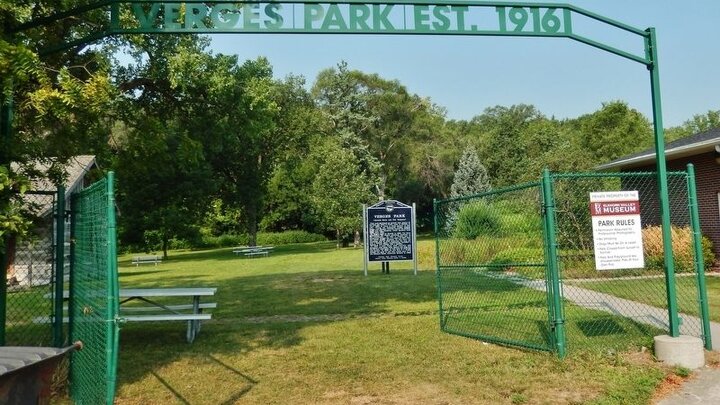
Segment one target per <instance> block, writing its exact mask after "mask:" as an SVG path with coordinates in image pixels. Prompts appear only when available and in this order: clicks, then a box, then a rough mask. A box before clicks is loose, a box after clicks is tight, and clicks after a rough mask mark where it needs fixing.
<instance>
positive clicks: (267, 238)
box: [258, 231, 327, 245]
mask: <svg viewBox="0 0 720 405" xmlns="http://www.w3.org/2000/svg"><path fill="white" fill-rule="evenodd" d="M325 240H327V238H325V236H323V235H319V234H316V233H310V232H306V231H284V232H260V233H259V234H258V244H259V245H289V244H292V243H312V242H322V241H325Z"/></svg>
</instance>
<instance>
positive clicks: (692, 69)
mask: <svg viewBox="0 0 720 405" xmlns="http://www.w3.org/2000/svg"><path fill="white" fill-rule="evenodd" d="M569 3H571V4H573V5H576V6H578V7H582V8H585V9H587V10H589V11H593V12H596V13H598V14H601V15H603V16H606V17H609V18H613V19H615V20H618V21H621V22H623V23H626V24H629V25H632V26H634V27H637V28H641V29H645V28H647V27H655V28H656V30H657V34H658V44H659V46H658V49H659V59H660V80H661V94H662V102H663V117H664V122H665V126H666V127H670V126H675V125H679V124H681V123H682V122H684V121H685V120H687V119H689V118H691V117H692V116H693V115H695V114H700V113H705V112H707V111H708V110H711V109H712V110H717V109H720V97H719V96H720V69H719V67H720V1H718V0H688V1H683V2H681V1H670V0H632V1H627V0H625V1H622V0H595V1H592V0H576V1H570V2H569ZM573 27H574V29H575V30H576V32H582V33H583V34H585V35H587V36H589V37H591V38H594V39H600V40H603V41H609V42H611V43H612V44H613V45H617V46H622V47H629V49H630V50H639V51H640V52H642V41H641V40H640V39H634V38H631V37H630V36H628V35H622V34H619V30H617V29H616V28H613V27H609V26H598V24H589V23H587V22H584V21H582V19H580V18H578V19H575V18H574V19H573ZM212 49H213V50H214V52H216V53H225V54H237V55H238V56H239V58H240V60H241V61H242V60H246V59H254V58H256V57H259V56H264V57H267V58H268V59H269V61H270V63H271V64H272V65H273V68H274V72H275V75H276V76H277V77H279V78H281V77H284V76H286V75H288V74H295V75H302V76H304V77H305V78H306V79H307V81H308V84H312V82H313V81H314V80H315V77H316V76H317V73H318V72H319V71H321V70H322V69H326V68H329V67H333V66H336V65H337V63H338V62H339V61H341V60H345V61H347V62H348V64H349V67H350V68H351V69H358V70H361V71H363V72H366V73H377V74H379V75H380V76H382V77H384V78H386V79H397V80H399V81H400V82H401V83H402V84H403V85H405V86H406V87H407V88H408V89H409V90H410V91H411V92H413V93H416V94H419V95H420V96H423V97H429V98H430V99H431V100H432V101H433V102H434V103H435V104H438V105H440V106H442V107H444V108H446V109H447V116H448V117H449V118H453V119H470V118H472V117H473V116H475V115H477V114H480V113H482V112H483V110H484V109H485V108H487V107H491V106H495V105H506V106H508V105H512V104H518V103H527V104H533V105H535V106H536V107H537V108H538V109H539V110H540V111H542V112H543V113H544V114H546V115H547V116H555V117H557V118H571V117H576V116H579V115H582V114H585V113H590V112H593V111H595V110H597V109H598V108H600V107H601V105H602V103H603V102H606V101H611V100H624V101H627V102H628V103H629V104H630V105H631V106H632V107H634V108H637V109H638V110H640V111H641V112H642V113H643V114H645V115H646V116H647V117H651V102H650V84H649V74H648V71H647V70H646V69H645V67H644V66H642V65H641V64H639V63H637V62H633V61H629V60H626V59H623V58H620V57H618V56H615V55H612V54H609V53H606V52H603V51H601V50H598V49H595V48H592V47H589V46H587V45H584V44H581V43H578V42H575V41H572V40H569V39H556V38H506V37H458V36H400V35H396V36H391V35H307V34H305V35H302V34H293V35H273V34H242V35H214V36H213V37H212Z"/></svg>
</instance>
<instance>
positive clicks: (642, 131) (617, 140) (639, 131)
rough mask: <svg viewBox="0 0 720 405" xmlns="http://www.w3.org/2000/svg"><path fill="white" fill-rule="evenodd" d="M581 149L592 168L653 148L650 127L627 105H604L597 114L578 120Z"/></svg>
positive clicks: (645, 119)
mask: <svg viewBox="0 0 720 405" xmlns="http://www.w3.org/2000/svg"><path fill="white" fill-rule="evenodd" d="M578 125H579V129H580V132H581V134H582V138H581V140H582V145H583V146H584V147H585V148H586V149H587V150H588V151H590V157H591V159H592V161H593V162H594V163H595V164H600V163H604V162H607V161H610V160H613V159H617V158H619V157H621V156H623V155H626V154H629V153H633V152H637V151H640V150H643V149H645V148H647V147H649V146H651V145H652V144H653V136H652V126H651V125H650V122H649V121H648V119H647V118H645V116H643V115H642V114H641V113H640V112H638V111H637V110H635V109H632V108H630V107H629V106H628V105H627V103H625V102H622V101H613V102H609V103H604V104H603V105H602V108H600V110H598V111H596V112H594V113H592V114H589V115H585V116H583V117H580V118H579V119H578Z"/></svg>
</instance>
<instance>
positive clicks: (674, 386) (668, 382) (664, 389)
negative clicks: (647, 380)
mask: <svg viewBox="0 0 720 405" xmlns="http://www.w3.org/2000/svg"><path fill="white" fill-rule="evenodd" d="M690 378H691V377H690ZM690 378H683V377H680V376H679V375H676V374H668V375H666V376H665V379H664V380H663V381H662V382H661V383H660V385H658V388H657V389H656V390H655V394H653V398H652V403H655V402H658V401H659V400H661V399H663V398H665V397H667V396H668V395H670V394H672V393H674V392H676V391H678V390H679V389H680V387H682V385H683V384H684V383H685V382H686V381H687V380H689V379H690Z"/></svg>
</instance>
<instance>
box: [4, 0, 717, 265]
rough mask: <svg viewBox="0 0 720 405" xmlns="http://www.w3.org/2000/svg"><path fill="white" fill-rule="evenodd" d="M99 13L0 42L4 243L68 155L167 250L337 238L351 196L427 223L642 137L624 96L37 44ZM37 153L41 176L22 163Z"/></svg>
mask: <svg viewBox="0 0 720 405" xmlns="http://www.w3.org/2000/svg"><path fill="white" fill-rule="evenodd" d="M79 4H84V2H83V1H80V0H77V1H74V0H63V1H61V2H52V1H36V2H14V3H9V2H0V22H1V23H2V25H3V27H4V28H5V30H6V32H7V30H8V29H10V28H12V27H16V26H18V25H19V24H22V23H23V22H27V21H29V20H30V19H31V18H34V17H38V16H42V15H48V14H52V12H54V11H59V10H64V9H67V8H69V7H71V6H73V5H79ZM106 19H107V15H105V14H104V13H101V12H89V13H88V15H87V16H84V23H83V24H72V23H71V21H65V20H64V21H61V22H59V23H58V24H57V26H53V27H40V28H36V29H33V30H30V31H27V32H23V33H21V34H18V35H17V36H16V38H15V39H14V41H9V40H8V38H6V37H4V38H0V75H1V76H2V81H1V82H0V85H2V98H3V105H4V106H5V107H4V111H5V112H6V113H7V112H8V111H9V109H8V108H9V107H11V106H12V107H13V109H14V127H13V128H12V129H13V132H14V135H13V137H12V138H11V140H8V139H2V140H0V141H1V142H4V144H2V145H0V146H2V148H0V158H2V164H3V166H2V167H0V237H5V236H6V235H11V234H12V235H18V234H22V232H23V231H24V229H26V227H27V222H26V221H25V220H24V219H23V216H22V215H21V213H20V211H19V210H18V207H19V205H18V204H19V202H18V200H17V198H16V197H17V195H18V194H19V193H20V192H22V191H24V190H26V189H27V188H28V187H29V184H30V183H29V179H30V178H32V177H33V176H41V175H42V176H49V177H50V178H52V179H53V180H54V181H56V182H60V181H62V180H63V179H62V173H63V172H62V170H60V169H61V168H62V166H63V163H64V162H65V161H67V159H69V158H70V157H71V156H73V155H78V154H93V155H96V156H97V161H98V162H99V164H100V166H101V167H103V168H104V169H111V170H115V171H117V173H118V176H117V177H118V199H117V201H118V208H119V212H120V217H119V228H120V231H121V232H120V236H121V242H122V243H123V244H124V245H126V246H132V247H137V248H144V249H162V250H164V251H167V249H168V248H169V247H171V245H172V243H173V241H176V240H185V241H190V243H195V242H196V241H197V240H198V239H199V238H202V237H203V235H205V236H207V235H210V236H218V234H220V233H235V234H240V233H246V234H248V235H250V238H249V242H250V243H255V236H256V234H257V233H258V232H259V231H283V230H304V231H308V232H316V233H324V234H327V235H328V236H331V237H334V238H346V237H349V236H350V235H351V234H352V233H353V232H354V231H356V230H358V229H359V228H360V223H359V221H360V218H361V216H360V214H361V212H360V205H361V204H363V203H372V202H373V201H377V200H379V199H389V198H392V199H398V200H401V201H407V202H416V203H417V204H418V209H419V213H418V214H419V215H418V223H419V224H420V225H421V226H428V225H429V224H430V223H431V222H430V215H431V210H432V201H433V198H446V197H449V196H460V195H464V194H467V193H473V192H479V191H484V190H487V189H488V188H489V187H490V184H492V186H493V187H496V188H497V187H504V186H509V185H513V184H517V183H521V182H526V181H530V180H536V179H537V178H538V176H539V175H540V172H541V171H542V169H543V168H546V167H547V168H549V169H550V170H553V171H585V170H592V169H593V168H594V167H595V166H597V165H598V164H601V163H603V162H607V161H609V160H613V159H616V158H618V157H620V156H623V155H625V154H629V153H633V152H636V151H639V150H642V149H645V148H647V147H649V146H650V145H652V142H653V139H652V130H651V124H650V122H649V121H648V119H647V118H646V117H644V116H643V115H642V114H640V113H639V112H638V111H637V110H635V109H633V108H632V107H630V106H629V105H628V104H627V103H625V102H623V101H618V100H615V101H609V102H607V103H604V104H603V105H601V106H599V108H598V110H597V111H594V112H588V113H587V114H585V115H582V116H580V117H578V118H573V119H563V120H558V119H555V118H552V117H547V116H545V115H544V114H543V113H542V112H541V111H538V109H537V108H535V107H534V106H532V105H526V104H517V105H511V106H499V105H498V106H493V107H489V108H487V109H485V110H484V111H479V112H478V114H477V115H475V116H474V117H473V118H471V119H468V120H449V119H447V118H446V115H445V111H444V109H443V108H442V107H440V106H437V105H435V104H433V102H432V101H431V100H430V99H429V98H427V97H423V96H421V95H418V94H414V93H412V92H411V91H410V90H409V89H408V88H406V87H405V86H404V85H403V84H402V83H400V82H399V81H397V80H390V79H386V78H383V77H381V76H380V75H378V74H374V73H366V72H362V71H359V70H354V69H352V68H351V67H350V66H348V64H347V63H345V62H342V61H341V62H340V63H338V64H337V65H336V66H334V67H330V68H328V69H325V70H323V71H321V72H319V74H318V75H317V77H316V78H314V81H313V82H312V83H311V85H308V83H307V82H306V79H305V78H303V77H296V76H289V77H286V78H282V79H278V78H276V77H275V75H274V74H273V68H272V65H271V64H270V62H269V61H268V60H266V59H264V58H259V59H256V60H248V61H241V60H238V58H237V56H232V55H223V54H214V53H213V52H212V51H211V50H210V49H209V39H208V38H206V37H202V36H193V35H185V36H152V35H134V36H127V37H123V38H118V39H110V40H105V41H104V42H100V43H99V44H97V45H96V46H93V47H76V48H72V49H69V50H67V51H62V52H57V53H54V54H50V55H45V56H42V57H41V56H38V53H37V50H38V49H41V48H43V47H47V46H49V45H50V46H51V45H53V44H56V43H58V42H60V40H62V39H63V38H65V39H66V38H79V37H81V36H83V35H86V34H88V33H89V32H91V31H92V24H101V23H106V22H107V21H105V20H106ZM120 52H121V53H122V54H124V55H126V57H124V58H123V60H127V58H128V57H129V58H130V61H129V62H128V61H126V62H123V63H120V61H119V60H118V55H119V54H120ZM5 122H7V120H5ZM717 126H720V112H718V111H709V112H707V113H705V114H699V115H696V116H694V117H691V118H690V119H689V120H688V121H687V122H685V123H684V124H683V125H681V126H679V127H677V128H670V129H668V139H677V138H678V137H682V136H687V135H690V134H692V133H695V132H700V131H705V130H708V129H710V128H714V127H717ZM11 161H12V162H15V165H13V166H12V167H11V166H10V165H9V162H11ZM38 161H43V162H45V163H48V164H49V165H50V167H51V170H50V172H49V173H42V174H41V173H36V172H33V170H32V167H33V164H34V163H35V162H38Z"/></svg>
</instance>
